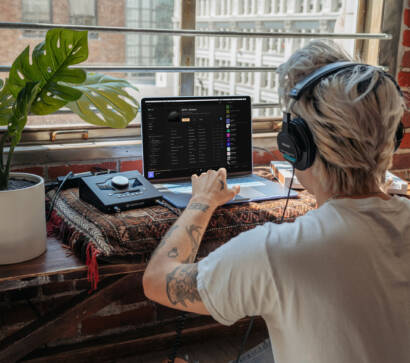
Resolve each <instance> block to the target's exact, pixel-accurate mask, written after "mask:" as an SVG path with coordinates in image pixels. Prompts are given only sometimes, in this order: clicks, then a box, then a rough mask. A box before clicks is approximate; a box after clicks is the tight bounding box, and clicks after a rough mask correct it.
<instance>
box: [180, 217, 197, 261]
mask: <svg viewBox="0 0 410 363" xmlns="http://www.w3.org/2000/svg"><path fill="white" fill-rule="evenodd" d="M185 229H186V231H187V233H188V236H189V238H190V240H191V246H192V250H191V253H190V254H189V256H188V257H187V259H186V260H185V261H182V263H191V262H194V259H195V256H196V253H197V252H198V247H199V241H200V239H201V235H202V233H201V227H200V226H196V225H195V224H191V225H190V226H189V227H185Z"/></svg>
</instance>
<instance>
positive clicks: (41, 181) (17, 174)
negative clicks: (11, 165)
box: [0, 172, 44, 193]
mask: <svg viewBox="0 0 410 363" xmlns="http://www.w3.org/2000/svg"><path fill="white" fill-rule="evenodd" d="M15 177H17V178H18V179H23V178H24V177H26V178H27V177H28V179H29V180H30V181H33V182H36V183H35V184H33V185H30V186H29V187H24V188H19V189H13V190H10V189H6V190H0V193H13V192H14V193H18V192H19V191H22V190H28V189H33V188H36V187H37V186H38V185H39V184H44V179H43V177H41V176H40V175H36V174H31V173H20V172H11V173H10V178H15Z"/></svg>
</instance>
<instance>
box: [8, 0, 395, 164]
mask: <svg viewBox="0 0 410 363" xmlns="http://www.w3.org/2000/svg"><path fill="white" fill-rule="evenodd" d="M379 2H381V3H382V4H380V5H382V6H383V12H382V14H386V16H384V17H383V20H382V21H381V22H380V27H379V28H378V30H376V31H380V32H381V33H377V34H374V33H373V34H368V33H367V34H366V33H363V32H368V31H369V30H372V31H373V32H374V31H375V30H374V27H373V28H372V26H371V24H372V23H371V19H372V17H371V16H372V15H373V14H370V15H369V11H368V9H369V2H368V1H366V0H359V9H361V10H362V11H364V15H365V17H362V18H363V19H365V20H366V21H362V22H359V24H358V28H357V31H358V33H355V34H333V33H319V34H315V33H309V34H303V33H283V32H277V33H271V32H269V33H267V32H235V31H201V30H192V29H194V28H195V18H196V11H195V6H196V1H195V0H182V17H181V20H183V21H181V24H182V23H183V24H187V25H183V26H182V27H181V28H182V29H180V30H170V29H140V28H123V27H101V26H73V25H65V24H64V25H56V24H27V23H0V29H1V28H19V29H21V28H24V29H34V28H35V29H50V28H57V27H61V26H64V27H67V28H71V29H77V30H79V29H80V30H91V31H111V32H112V31H114V32H134V33H149V34H172V35H180V36H181V38H180V39H181V47H180V51H181V54H180V59H181V63H180V66H178V67H139V66H127V67H121V66H118V67H104V66H101V67H96V66H94V67H93V66H89V67H81V68H83V69H85V70H90V71H107V72H116V71H117V72H124V71H127V70H132V71H139V72H156V71H161V72H179V73H181V78H180V79H181V83H180V87H181V95H183V94H190V92H191V91H193V88H194V81H193V80H194V72H224V71H225V72H241V71H242V72H243V71H249V72H260V71H273V70H275V68H274V67H196V66H195V65H194V62H195V48H194V46H192V43H193V44H195V43H194V39H195V37H196V36H206V37H214V36H218V37H220V36H222V37H226V36H230V37H243V36H247V37H268V38H272V37H275V38H283V37H290V38H299V37H306V35H308V36H309V37H310V38H313V37H320V38H324V37H326V38H339V39H340V38H343V39H356V43H357V45H356V53H357V54H359V55H362V54H369V51H368V49H369V44H370V42H378V44H379V45H380V47H379V48H378V49H379V52H378V54H379V55H380V64H382V65H385V64H386V65H387V66H388V67H389V68H390V69H394V67H395V63H396V60H395V59H394V57H395V56H396V54H397V49H398V46H399V38H400V29H399V28H400V24H401V21H398V19H397V18H399V19H400V20H401V11H402V2H400V4H398V3H397V1H395V0H379ZM192 9H194V10H193V11H192ZM359 19H360V18H359ZM397 24H398V28H397ZM394 25H396V26H394ZM383 31H390V32H391V34H392V36H389V35H387V34H386V33H383ZM380 39H391V40H390V42H380V41H379V40H380ZM185 43H186V44H188V45H189V44H191V45H189V46H182V45H184V44H185ZM385 43H393V44H391V45H390V46H387V45H386V44H385ZM366 47H367V48H366ZM385 49H390V51H389V52H384V51H383V53H384V54H383V55H384V57H383V55H381V51H382V50H385ZM394 49H396V52H394V53H392V50H394ZM366 50H367V53H366ZM392 54H393V55H394V57H391V55H392ZM387 55H389V56H390V57H387V58H386V56H387ZM365 60H366V58H365ZM393 66H394V67H393ZM8 69H9V67H7V66H0V72H5V71H8ZM191 80H192V85H190V84H189V82H191ZM277 106H278V105H277V104H254V105H253V107H254V108H263V107H277ZM255 121H256V122H254V130H253V137H254V138H255V139H256V140H257V145H259V146H272V145H273V144H274V143H275V142H276V141H275V137H276V133H275V132H274V126H275V124H276V123H277V122H278V121H280V119H278V118H272V117H262V118H258V119H257V120H255ZM83 129H87V130H86V131H87V132H86V133H87V138H88V141H84V140H83V138H84V134H85V133H84V132H83V131H84V130H83ZM76 130H77V132H75V131H76ZM59 131H60V132H59ZM56 132H57V136H58V138H57V139H56V140H55V141H54V142H50V141H46V140H49V139H51V138H52V137H53V136H52V135H53V134H55V133H56ZM0 134H1V128H0ZM140 135H141V130H140V126H139V124H133V125H130V126H129V127H128V128H127V129H125V130H114V129H111V128H104V127H95V126H92V125H88V124H87V125H85V126H84V127H83V126H81V129H78V126H71V125H67V126H64V127H59V128H52V127H27V128H26V129H25V131H24V132H23V137H22V143H21V146H20V147H19V148H18V149H17V150H16V152H15V158H14V164H15V165H19V164H20V165H21V164H27V163H29V164H33V163H37V164H38V163H45V162H47V163H49V162H59V161H63V160H64V161H67V155H65V156H64V157H63V156H62V155H63V154H64V153H65V152H69V153H70V159H73V160H76V161H80V160H96V159H105V158H116V157H121V158H124V157H125V158H126V157H138V156H139V155H141V152H140V143H141V140H140ZM73 136H77V137H76V138H74V137H73ZM78 136H80V137H82V138H79V137H78ZM130 140H131V141H130ZM132 140H133V141H132ZM47 144H49V145H47ZM254 144H255V142H254ZM82 148H86V149H88V150H90V149H92V148H95V150H96V152H87V153H81V152H74V151H73V150H81V149H82ZM69 150H70V151H69ZM97 150H98V152H97ZM110 150H111V151H110ZM33 152H34V154H33ZM53 155H55V156H53Z"/></svg>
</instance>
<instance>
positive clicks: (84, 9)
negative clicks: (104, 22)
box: [68, 0, 98, 39]
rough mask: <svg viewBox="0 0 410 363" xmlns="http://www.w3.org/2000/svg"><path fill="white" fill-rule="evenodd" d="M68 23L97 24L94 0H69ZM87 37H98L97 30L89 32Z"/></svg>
mask: <svg viewBox="0 0 410 363" xmlns="http://www.w3.org/2000/svg"><path fill="white" fill-rule="evenodd" d="M68 4H69V13H70V24H75V25H97V24H98V21H97V8H96V3H95V0H69V3H68ZM88 36H89V38H91V39H95V38H98V33H97V32H89V34H88Z"/></svg>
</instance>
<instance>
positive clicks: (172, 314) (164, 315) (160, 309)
mask: <svg viewBox="0 0 410 363" xmlns="http://www.w3.org/2000/svg"><path fill="white" fill-rule="evenodd" d="M180 315H181V311H179V310H175V309H171V308H168V307H166V306H163V305H159V304H158V305H157V320H158V321H163V320H168V319H175V318H177V317H178V316H180Z"/></svg>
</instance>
